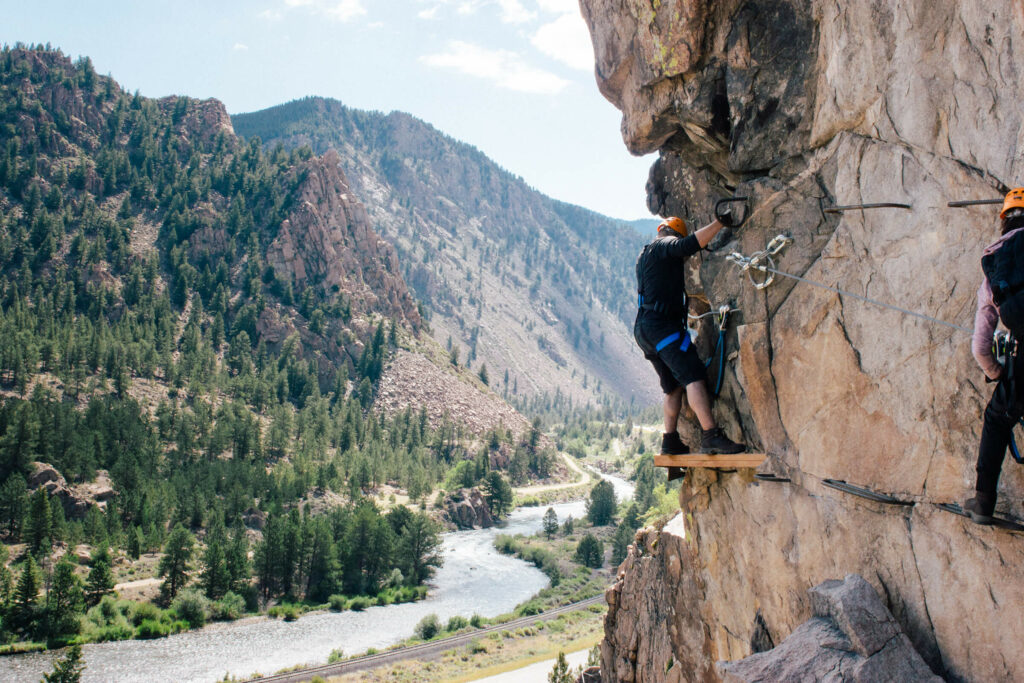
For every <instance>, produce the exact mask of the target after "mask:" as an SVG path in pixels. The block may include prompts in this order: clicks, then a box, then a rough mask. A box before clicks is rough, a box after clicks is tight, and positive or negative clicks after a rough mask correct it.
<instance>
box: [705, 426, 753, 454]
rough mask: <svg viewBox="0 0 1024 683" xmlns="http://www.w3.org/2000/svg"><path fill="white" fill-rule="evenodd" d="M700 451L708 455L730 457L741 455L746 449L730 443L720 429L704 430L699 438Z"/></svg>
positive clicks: (740, 445) (733, 442)
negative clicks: (734, 454) (736, 454)
mask: <svg viewBox="0 0 1024 683" xmlns="http://www.w3.org/2000/svg"><path fill="white" fill-rule="evenodd" d="M700 449H701V450H702V451H703V452H705V453H707V454H708V455H732V454H733V453H742V452H743V451H745V450H747V447H746V446H745V445H743V444H741V443H736V442H735V441H732V440H730V439H729V437H727V436H726V435H725V432H723V431H722V428H721V427H715V428H714V429H705V430H704V431H703V433H702V435H701V438H700Z"/></svg>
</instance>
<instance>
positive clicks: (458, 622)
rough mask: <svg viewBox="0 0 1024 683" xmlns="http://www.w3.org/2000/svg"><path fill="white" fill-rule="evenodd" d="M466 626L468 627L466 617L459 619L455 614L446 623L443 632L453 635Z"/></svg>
mask: <svg viewBox="0 0 1024 683" xmlns="http://www.w3.org/2000/svg"><path fill="white" fill-rule="evenodd" d="M467 626H469V620H468V619H466V617H460V616H459V615H457V614H456V615H455V616H454V617H452V618H451V619H449V620H448V623H447V624H446V625H445V627H444V630H445V631H448V632H449V633H455V632H456V631H458V630H460V629H464V628H466V627H467Z"/></svg>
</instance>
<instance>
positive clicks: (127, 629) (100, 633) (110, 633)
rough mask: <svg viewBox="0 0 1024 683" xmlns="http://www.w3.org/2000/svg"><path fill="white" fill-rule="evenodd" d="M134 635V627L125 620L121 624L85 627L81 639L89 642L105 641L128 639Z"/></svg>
mask: <svg viewBox="0 0 1024 683" xmlns="http://www.w3.org/2000/svg"><path fill="white" fill-rule="evenodd" d="M134 637H135V629H134V628H132V626H131V625H130V624H128V623H127V622H125V623H123V624H111V625H109V626H102V627H100V628H95V629H88V628H87V629H86V630H85V631H84V632H83V633H82V639H83V640H87V641H89V642H90V643H106V642H110V641H114V640H129V639H131V638H134Z"/></svg>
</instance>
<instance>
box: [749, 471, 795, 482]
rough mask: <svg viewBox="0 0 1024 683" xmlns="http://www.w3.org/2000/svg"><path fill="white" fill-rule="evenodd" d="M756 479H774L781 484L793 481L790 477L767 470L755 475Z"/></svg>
mask: <svg viewBox="0 0 1024 683" xmlns="http://www.w3.org/2000/svg"><path fill="white" fill-rule="evenodd" d="M754 479H757V480H758V481H774V482H778V483H780V484H788V483H789V482H790V481H792V480H791V479H790V478H789V477H779V476H776V475H774V474H772V473H771V472H766V473H764V474H762V473H760V472H759V473H757V474H755V475H754Z"/></svg>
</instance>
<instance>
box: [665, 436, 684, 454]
mask: <svg viewBox="0 0 1024 683" xmlns="http://www.w3.org/2000/svg"><path fill="white" fill-rule="evenodd" d="M689 452H690V447H689V446H687V445H686V444H685V443H683V440H682V439H680V438H679V432H672V433H671V434H662V435H661V454H662V455H686V454H687V453H689Z"/></svg>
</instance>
